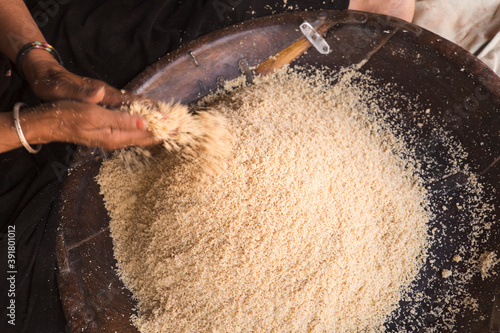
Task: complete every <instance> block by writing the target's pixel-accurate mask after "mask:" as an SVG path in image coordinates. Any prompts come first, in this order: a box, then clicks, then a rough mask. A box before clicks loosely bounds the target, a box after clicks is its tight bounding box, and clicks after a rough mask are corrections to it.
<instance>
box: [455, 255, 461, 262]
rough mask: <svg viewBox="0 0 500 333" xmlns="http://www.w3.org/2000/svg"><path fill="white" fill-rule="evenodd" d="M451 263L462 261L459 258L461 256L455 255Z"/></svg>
mask: <svg viewBox="0 0 500 333" xmlns="http://www.w3.org/2000/svg"><path fill="white" fill-rule="evenodd" d="M453 261H454V262H460V261H462V257H461V256H459V255H458V254H455V255H454V256H453Z"/></svg>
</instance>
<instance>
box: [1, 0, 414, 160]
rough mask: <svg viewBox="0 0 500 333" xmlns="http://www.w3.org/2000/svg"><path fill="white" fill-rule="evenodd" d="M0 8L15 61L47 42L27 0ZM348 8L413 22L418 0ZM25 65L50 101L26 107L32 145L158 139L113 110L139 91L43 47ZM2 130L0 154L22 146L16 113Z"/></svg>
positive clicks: (362, 1)
mask: <svg viewBox="0 0 500 333" xmlns="http://www.w3.org/2000/svg"><path fill="white" fill-rule="evenodd" d="M0 8H1V10H0V32H1V33H0V52H2V53H4V54H5V55H6V56H7V57H9V58H10V59H11V60H12V61H13V62H15V61H16V58H17V55H18V53H19V50H20V49H21V47H22V46H24V45H26V44H27V43H30V42H33V41H39V42H46V41H45V38H44V37H43V35H42V33H41V32H40V30H39V29H38V27H37V26H36V24H35V22H34V20H33V18H32V17H31V15H30V13H29V11H28V9H27V8H26V6H25V4H24V2H23V1H22V0H0ZM349 9H355V10H362V11H369V12H374V13H380V14H387V15H392V16H396V17H399V18H401V19H404V20H407V21H411V19H412V18H413V13H414V10H415V0H389V1H387V0H351V3H350V5H349ZM22 70H23V73H24V75H25V76H26V79H27V81H28V82H29V84H30V85H31V87H32V89H33V91H34V92H35V94H36V95H37V96H38V97H40V98H41V99H42V100H44V101H46V102H51V103H47V104H43V105H41V106H38V107H34V108H30V109H24V110H23V111H22V113H21V120H20V123H21V128H22V129H23V133H24V135H25V137H26V140H27V141H28V142H29V144H31V145H35V144H39V143H41V144H43V143H48V142H53V141H62V142H72V143H77V144H84V145H87V146H98V147H103V148H107V149H116V148H121V147H127V146H147V145H152V144H155V143H158V142H157V140H155V139H154V138H153V136H152V134H151V133H150V132H149V131H147V124H146V122H145V121H144V119H142V118H140V117H138V116H133V115H129V114H127V113H125V112H120V111H110V110H109V108H118V107H120V106H122V105H124V104H128V103H130V101H131V100H133V99H135V98H138V97H137V96H134V95H133V94H130V93H122V92H120V91H118V90H117V89H115V88H113V87H111V86H109V85H108V84H106V83H105V82H102V81H99V80H94V79H89V78H85V77H80V76H77V75H74V74H72V73H70V72H69V71H67V70H66V69H65V68H64V67H62V66H61V65H59V63H58V62H57V61H56V60H55V59H54V58H53V56H52V55H51V54H50V53H48V52H47V51H44V50H32V51H31V52H29V53H28V55H27V56H26V57H25V58H24V60H23V63H22ZM69 100H71V101H69ZM104 106H106V107H107V108H105V107H104ZM0 132H1V135H2V141H1V142H0V153H3V152H6V151H9V150H12V149H15V148H18V147H21V142H20V141H19V138H18V137H17V133H16V131H15V127H14V121H13V115H12V112H10V113H9V112H7V113H6V112H3V113H0Z"/></svg>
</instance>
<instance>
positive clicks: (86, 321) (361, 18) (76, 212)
mask: <svg viewBox="0 0 500 333" xmlns="http://www.w3.org/2000/svg"><path fill="white" fill-rule="evenodd" d="M304 21H307V22H309V23H310V24H311V25H312V26H313V27H315V29H316V30H317V31H319V32H322V33H323V35H324V36H325V39H326V41H327V42H328V44H329V45H330V47H331V50H332V52H331V53H330V54H328V55H322V54H320V53H319V52H318V51H317V50H315V49H314V48H310V44H309V42H307V41H306V40H305V39H304V36H303V35H302V34H301V32H300V30H299V25H300V24H301V23H303V22H304ZM306 51H307V52H306ZM271 56H274V57H272V58H271ZM361 61H366V64H364V66H363V67H362V69H361V71H370V72H371V73H372V75H373V76H375V77H377V78H379V79H380V80H382V82H396V83H397V86H395V88H394V89H396V90H397V91H398V92H400V93H401V94H402V95H409V96H412V98H414V99H415V100H416V101H417V102H418V103H420V104H421V105H424V106H425V105H429V106H431V107H432V112H433V113H434V114H435V115H437V116H436V117H435V120H434V121H433V123H432V124H429V123H428V122H424V121H422V117H423V116H422V115H418V114H417V115H415V114H412V113H410V112H406V113H405V102H404V101H403V100H401V99H398V98H397V97H394V98H392V99H389V102H388V103H389V104H391V105H396V106H398V107H401V108H402V113H403V117H402V119H401V120H400V121H401V124H402V128H403V130H404V129H408V130H410V129H411V128H414V126H415V124H417V123H419V122H422V123H424V126H423V128H422V130H421V131H420V132H421V134H419V135H420V137H419V138H420V140H421V141H422V142H423V147H428V148H429V149H434V150H435V151H433V154H434V155H435V156H436V157H439V156H440V154H442V151H440V150H439V147H437V148H436V145H435V144H434V142H433V138H432V136H431V135H430V133H431V132H430V131H431V129H432V127H439V128H442V129H444V130H446V131H448V132H449V133H450V135H452V136H454V137H455V139H456V140H457V141H458V142H460V143H461V144H462V146H463V147H464V149H465V151H466V152H467V153H468V158H467V160H466V162H467V163H469V164H470V166H471V168H472V169H473V171H475V172H476V173H477V174H479V175H480V180H481V181H482V182H483V183H485V184H489V188H488V191H489V192H490V193H493V194H492V195H493V196H494V201H495V204H496V214H497V216H500V210H499V209H500V195H499V193H500V185H499V184H500V162H498V160H499V156H500V136H499V133H498V131H499V129H500V78H499V77H497V76H496V75H495V74H494V73H493V72H492V71H491V70H490V69H489V68H487V67H486V66H485V65H484V64H483V63H482V62H481V61H479V60H478V59H477V58H475V57H474V56H473V55H471V54H470V53H468V52H466V51H464V50H463V49H461V48H460V47H458V46H457V45H455V44H453V43H451V42H449V41H446V40H445V39H443V38H441V37H439V36H437V35H435V34H433V33H431V32H429V31H426V30H424V29H422V28H419V27H417V26H415V25H412V24H409V23H406V22H404V21H401V20H398V19H395V18H392V17H387V16H381V15H376V14H368V13H363V12H356V11H316V12H300V13H288V14H282V15H276V16H271V17H265V18H261V19H255V20H251V21H247V22H244V23H241V24H238V25H236V26H232V27H229V28H226V29H223V30H220V31H217V32H214V33H211V34H208V35H206V36H203V37H201V38H199V39H198V40H196V41H193V42H191V43H188V44H186V45H184V46H183V47H181V48H180V49H178V50H177V51H175V52H172V53H171V54H168V55H166V56H165V57H163V58H162V59H160V60H159V61H158V62H157V63H156V64H154V65H153V66H151V67H149V68H147V69H146V70H145V71H144V72H143V73H142V74H141V75H139V76H138V77H137V78H136V79H134V80H133V81H132V82H130V84H128V85H127V87H126V88H127V89H130V90H133V91H135V92H137V93H141V94H144V95H145V96H148V97H150V98H153V99H158V100H165V101H170V100H171V99H174V100H177V101H181V102H183V103H192V102H194V101H196V100H198V99H200V98H201V97H203V96H205V95H206V94H208V93H209V92H211V91H213V90H215V89H217V87H218V86H219V85H220V84H221V83H222V82H224V81H225V80H231V79H234V78H236V77H238V76H240V75H241V74H245V75H246V76H247V79H248V80H251V78H252V76H253V75H254V74H255V72H257V73H268V72H270V71H272V70H273V69H274V68H278V67H280V66H282V65H283V64H286V63H291V65H295V64H298V65H310V66H318V67H319V66H323V65H326V66H328V67H329V68H331V69H332V70H333V71H336V70H338V69H339V68H340V67H343V66H349V65H352V64H357V63H360V62H361ZM252 67H253V68H255V70H254V71H251V70H250V68H252ZM100 163H101V159H100V158H99V156H97V155H96V154H94V151H93V150H91V149H88V148H84V147H80V148H79V150H78V151H77V153H76V154H75V155H74V157H73V161H72V170H71V172H70V173H69V174H68V176H67V178H66V180H65V183H64V187H63V190H62V193H61V199H60V207H61V209H60V232H59V235H58V244H57V251H58V263H59V273H58V284H59V289H60V295H61V299H62V303H63V307H64V311H65V314H66V318H67V320H68V324H69V327H70V328H71V330H72V331H73V332H115V331H116V332H137V329H136V328H135V327H134V326H133V325H132V324H131V322H130V316H131V315H132V314H133V313H134V306H135V303H134V300H133V299H132V295H131V294H130V292H129V291H128V290H126V289H125V288H124V287H123V284H122V282H121V281H120V280H119V278H118V276H117V275H116V272H115V267H116V261H115V259H114V258H113V245H112V240H111V238H110V232H109V225H108V223H109V218H108V215H107V212H106V209H105V208H104V205H103V198H102V196H101V195H100V194H99V187H98V185H97V184H96V182H95V176H96V175H97V173H98V171H99V167H100ZM446 163H447V162H446V161H445V160H443V166H445V164H446ZM431 171H432V172H434V173H435V175H436V177H437V179H438V180H437V181H431V180H430V179H429V180H426V183H427V185H428V186H429V187H430V188H432V189H433V191H434V192H433V193H434V198H433V199H432V200H434V201H435V202H439V200H440V199H439V197H440V195H442V194H443V193H444V192H447V195H453V193H454V192H453V191H454V190H456V189H458V188H459V187H460V185H461V184H463V183H464V182H466V181H467V180H466V179H464V177H462V176H463V175H460V174H458V175H454V176H453V177H449V178H447V179H442V178H439V177H440V172H441V171H440V170H431ZM494 191H496V192H494ZM440 193H441V194H440ZM457 214H459V212H458V211H457V209H456V207H453V206H451V207H449V210H448V213H447V214H445V215H442V216H439V217H438V218H437V219H438V220H436V221H432V222H431V224H433V223H435V224H436V225H437V223H438V222H439V223H442V224H444V225H449V226H455V227H457V223H458V222H457V218H456V216H457ZM450 229H451V228H450ZM455 229H457V228H453V230H455ZM499 231H500V230H499V226H498V225H494V226H493V227H492V229H491V230H490V235H489V236H490V237H489V239H488V241H487V242H485V243H484V244H481V245H480V246H481V247H483V248H484V249H490V250H491V249H498V246H499V245H500V232H499ZM445 236H446V235H445ZM466 236H467V234H466V232H465V233H464V232H462V234H460V232H459V231H455V232H454V233H453V234H450V235H449V237H450V239H451V238H454V239H457V240H460V239H462V238H463V237H466ZM457 246H458V245H457V244H456V242H455V243H453V242H450V243H449V244H448V245H447V246H446V247H444V248H443V247H442V248H439V249H436V251H438V252H439V251H441V252H440V254H439V253H438V256H437V257H438V259H437V260H442V261H443V263H445V260H449V258H450V257H451V255H452V254H454V253H455V252H454V251H455V250H456V249H457ZM424 272H427V273H425V274H431V275H432V274H435V272H433V271H432V270H430V269H428V270H425V269H424ZM425 274H424V276H423V278H422V283H420V284H419V285H420V288H421V291H423V292H425V293H427V294H429V295H433V296H435V298H436V299H438V298H439V296H440V295H444V294H445V292H446V291H447V290H448V289H449V288H450V287H449V285H448V284H444V283H443V284H439V283H430V282H428V280H429V279H430V276H427V277H426V276H425ZM492 282H493V283H492ZM499 282H500V279H499V277H498V276H496V277H494V278H493V279H490V280H489V283H484V282H483V281H482V280H481V279H480V278H478V279H474V280H473V281H471V285H470V286H468V288H469V291H470V293H471V295H473V296H474V297H476V298H477V299H478V300H479V311H478V312H471V311H468V310H466V309H464V310H463V311H462V312H461V313H460V314H459V315H458V316H457V322H456V325H457V330H458V331H460V332H462V331H463V332H486V331H488V330H490V329H491V330H495V329H496V330H497V332H498V330H499V329H500V325H499V323H498V320H499V317H500V316H499V313H500V312H499V310H498V309H499V308H500V306H499V303H498V302H497V304H496V305H495V304H494V302H493V299H494V295H495V293H497V297H496V299H497V300H498V299H500V293H499V292H498V289H495V286H500V283H499ZM447 288H448V289H447ZM436 302H437V301H436ZM405 306H407V304H406V305H405V304H401V307H402V314H403V315H404V314H405V311H406V310H405V309H406V308H405ZM432 306H433V305H432V304H422V305H421V307H420V308H419V309H420V310H419V311H420V315H422V316H425V318H424V323H423V324H422V325H423V326H422V327H419V328H418V329H421V330H424V329H426V328H431V327H434V326H433V325H437V324H438V323H439V321H440V318H436V317H433V316H432V315H431V314H429V313H428V310H430V309H431V308H432ZM495 306H496V309H497V310H495ZM495 311H497V312H495ZM480 316H484V319H483V320H481V319H480ZM387 327H388V330H389V331H391V327H392V326H391V324H390V323H389V324H388V326H387Z"/></svg>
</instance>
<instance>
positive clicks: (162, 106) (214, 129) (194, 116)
mask: <svg viewBox="0 0 500 333" xmlns="http://www.w3.org/2000/svg"><path fill="white" fill-rule="evenodd" d="M122 109H123V110H125V111H128V112H130V113H131V114H138V115H141V116H142V117H144V118H145V119H146V121H147V122H148V130H149V131H151V132H152V133H153V135H154V136H155V138H157V139H159V140H162V141H163V146H164V147H165V148H166V149H167V150H168V151H169V152H177V153H179V154H180V156H182V157H183V158H187V159H194V160H196V161H197V162H198V166H202V167H203V168H204V173H216V172H218V168H220V167H221V165H223V164H224V163H223V161H224V159H225V157H226V156H227V155H228V154H229V149H230V141H231V135H230V134H229V132H228V131H227V129H226V126H225V119H224V118H223V117H222V116H221V115H220V114H217V113H215V112H213V111H212V110H209V109H206V108H205V109H201V108H200V109H199V110H198V112H196V113H190V112H189V110H188V108H187V106H185V105H182V104H172V103H165V102H161V101H151V100H136V101H134V102H132V103H131V104H130V105H129V106H124V107H122ZM149 157H151V154H150V152H148V151H147V150H145V149H144V148H132V149H123V150H121V151H119V153H118V156H117V158H121V159H122V160H124V162H125V164H126V165H127V167H129V168H130V167H132V168H133V170H135V169H138V168H143V167H144V163H146V164H149V163H150V161H149ZM134 167H135V168H134Z"/></svg>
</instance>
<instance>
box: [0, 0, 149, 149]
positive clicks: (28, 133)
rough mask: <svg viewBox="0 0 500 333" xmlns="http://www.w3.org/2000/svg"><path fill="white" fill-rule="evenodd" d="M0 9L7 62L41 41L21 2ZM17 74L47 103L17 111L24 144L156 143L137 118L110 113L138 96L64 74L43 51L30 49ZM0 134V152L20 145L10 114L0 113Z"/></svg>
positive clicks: (2, 1)
mask: <svg viewBox="0 0 500 333" xmlns="http://www.w3.org/2000/svg"><path fill="white" fill-rule="evenodd" d="M0 8H2V10H1V11H0V31H1V32H2V34H0V51H1V52H2V53H4V54H5V55H7V57H9V58H10V59H11V60H12V61H13V62H15V61H16V60H17V59H16V58H17V54H18V53H19V50H20V48H21V47H22V46H24V45H26V44H27V43H30V42H33V41H40V42H46V41H45V38H44V37H43V35H42V33H41V32H40V30H39V29H38V27H37V26H36V24H35V22H34V21H33V19H32V17H31V15H30V13H29V11H28V9H27V8H26V6H25V4H24V2H23V1H21V0H0ZM22 70H23V73H24V75H25V76H26V80H27V81H28V82H29V84H30V85H31V87H32V89H33V91H34V92H35V94H36V95H37V96H38V97H40V98H41V99H42V100H44V101H46V102H47V103H45V104H42V105H40V106H37V107H34V108H29V109H23V110H22V111H21V113H20V124H21V128H22V130H23V133H24V136H25V137H26V140H27V141H28V143H29V144H30V145H32V146H34V145H36V144H39V143H41V144H44V143H49V142H54V141H60V142H72V143H76V144H83V145H87V146H97V147H103V148H107V149H116V148H122V147H128V146H147V145H152V144H155V143H157V142H158V141H157V140H156V139H154V137H153V135H152V134H151V132H149V131H147V123H146V121H145V120H144V119H143V118H141V117H139V116H136V115H129V114H128V113H127V112H121V111H111V110H110V108H118V107H120V106H122V105H125V104H128V103H130V101H131V100H133V99H135V98H138V96H135V95H133V94H130V93H122V92H120V91H119V90H117V89H115V88H113V87H111V86H110V85H108V84H106V83H105V82H102V81H99V80H94V79H89V78H85V77H80V76H78V75H75V74H73V73H70V72H69V71H67V70H66V69H65V68H64V67H63V66H61V65H60V64H59V63H58V62H57V61H56V60H55V59H54V57H53V56H52V55H51V54H50V53H48V52H47V51H44V50H38V49H35V50H32V51H30V52H29V53H28V55H27V56H26V57H25V58H24V60H23V63H22ZM104 106H106V108H105V107H104ZM0 132H1V135H2V140H1V141H0V153H3V152H6V151H9V150H12V149H15V148H19V147H21V142H20V141H19V138H18V136H17V133H16V131H15V127H14V120H13V114H12V112H2V113H0Z"/></svg>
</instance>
